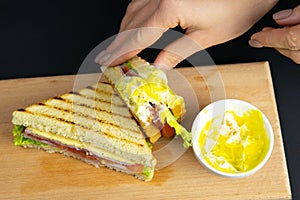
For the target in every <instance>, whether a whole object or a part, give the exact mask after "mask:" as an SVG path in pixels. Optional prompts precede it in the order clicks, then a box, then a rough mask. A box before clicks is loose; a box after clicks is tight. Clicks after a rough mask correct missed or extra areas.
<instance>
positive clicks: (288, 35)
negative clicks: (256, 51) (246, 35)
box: [249, 5, 300, 64]
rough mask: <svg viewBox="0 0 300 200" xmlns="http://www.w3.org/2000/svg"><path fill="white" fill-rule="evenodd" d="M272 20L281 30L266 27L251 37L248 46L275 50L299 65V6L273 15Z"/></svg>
mask: <svg viewBox="0 0 300 200" xmlns="http://www.w3.org/2000/svg"><path fill="white" fill-rule="evenodd" d="M273 18H274V20H275V21H276V22H277V23H278V24H279V25H281V26H282V28H271V27H266V28H264V29H263V30H262V31H261V32H258V33H255V34H254V35H252V37H251V40H250V41H249V44H250V45H251V46H253V47H256V48H261V47H271V48H275V49H276V50H277V51H278V52H280V53H281V54H282V55H284V56H287V57H288V58H290V59H291V60H293V61H294V62H295V63H297V64H300V5H299V6H297V7H296V8H294V9H288V10H283V11H280V12H278V13H275V14H274V15H273Z"/></svg>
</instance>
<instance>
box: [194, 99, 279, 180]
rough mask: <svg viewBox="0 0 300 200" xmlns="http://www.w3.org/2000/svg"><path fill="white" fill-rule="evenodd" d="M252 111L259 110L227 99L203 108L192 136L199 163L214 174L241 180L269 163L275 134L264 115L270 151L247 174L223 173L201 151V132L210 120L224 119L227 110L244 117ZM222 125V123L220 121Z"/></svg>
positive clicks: (195, 123)
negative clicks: (245, 113)
mask: <svg viewBox="0 0 300 200" xmlns="http://www.w3.org/2000/svg"><path fill="white" fill-rule="evenodd" d="M250 109H256V110H258V109H257V108H256V107H255V106H253V105H251V104H249V103H247V102H244V101H241V100H236V99H225V100H219V101H216V102H213V103H211V104H209V105H207V106H206V107H205V108H203V109H202V110H201V111H200V112H199V113H198V115H197V116H196V118H195V120H194V122H193V125H192V135H193V151H194V154H195V156H196V157H197V159H198V161H199V162H200V163H201V164H203V165H204V166H205V167H206V168H208V169H209V170H211V171H212V172H214V173H216V174H218V175H221V176H225V177H232V178H241V177H246V176H249V175H251V174H253V173H255V172H257V171H258V170H259V169H261V168H262V167H263V166H264V165H265V163H266V162H267V161H268V159H269V157H270V155H271V153H272V150H273V146H274V133H273V130H272V127H271V125H270V122H269V120H268V119H267V117H266V116H265V115H264V114H263V113H262V118H263V121H264V127H265V130H266V133H267V135H268V137H269V142H270V143H269V149H268V151H267V153H266V155H265V157H264V158H263V160H262V161H261V162H260V163H258V164H257V165H256V167H254V168H252V169H251V170H249V171H246V172H223V171H220V170H218V169H216V168H215V167H213V166H212V165H210V164H209V163H208V162H207V161H206V160H205V159H204V158H203V154H202V151H201V150H200V149H201V148H202V147H200V146H199V142H198V141H199V137H200V133H201V130H202V129H203V127H204V126H205V124H206V122H207V121H209V120H212V119H213V118H217V119H223V118H222V117H220V116H223V115H224V112H225V111H226V110H232V111H234V112H235V113H236V114H237V115H242V114H243V113H244V112H246V111H248V110H250ZM220 124H221V121H220Z"/></svg>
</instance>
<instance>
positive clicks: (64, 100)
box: [46, 97, 134, 120]
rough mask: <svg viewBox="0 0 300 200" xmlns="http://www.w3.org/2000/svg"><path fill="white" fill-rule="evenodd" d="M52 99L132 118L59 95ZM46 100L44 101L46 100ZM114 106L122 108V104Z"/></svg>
mask: <svg viewBox="0 0 300 200" xmlns="http://www.w3.org/2000/svg"><path fill="white" fill-rule="evenodd" d="M52 99H55V100H58V101H62V102H65V103H68V104H73V105H75V106H81V107H85V108H90V109H94V110H96V111H99V112H105V113H110V114H113V115H117V116H121V117H124V118H127V119H129V120H130V119H134V118H133V117H128V116H126V115H124V114H119V113H112V112H108V111H106V110H104V109H101V108H99V107H95V106H90V105H88V104H85V103H77V102H72V101H70V100H68V99H64V98H61V97H59V98H58V97H55V98H52ZM50 100H51V99H49V100H48V101H50ZM48 101H46V103H47V102H48ZM103 103H107V102H103ZM107 105H108V106H111V104H109V103H107ZM115 106H116V107H120V108H124V107H123V106H118V105H115Z"/></svg>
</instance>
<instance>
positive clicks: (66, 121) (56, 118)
mask: <svg viewBox="0 0 300 200" xmlns="http://www.w3.org/2000/svg"><path fill="white" fill-rule="evenodd" d="M18 111H19V112H25V113H28V114H31V115H36V116H37V115H38V116H42V117H45V118H50V119H54V120H56V121H60V122H64V123H67V124H71V125H74V126H78V127H81V128H82V129H85V130H87V131H89V130H90V128H89V127H86V126H84V125H83V124H78V123H75V122H73V121H70V120H66V119H64V118H60V117H53V116H50V115H47V114H43V113H35V112H31V111H29V110H27V109H19V110H18ZM105 124H107V123H105ZM107 125H111V126H114V127H117V128H118V126H116V125H112V124H107ZM93 131H95V132H96V133H100V134H103V135H105V136H106V137H109V138H112V139H113V138H116V137H115V136H114V135H111V134H110V133H107V132H104V131H99V130H93ZM130 131H132V130H130ZM118 139H119V140H122V141H126V142H127V143H131V144H134V145H138V146H141V147H143V146H144V145H143V144H139V143H136V142H134V141H131V140H127V139H125V138H118Z"/></svg>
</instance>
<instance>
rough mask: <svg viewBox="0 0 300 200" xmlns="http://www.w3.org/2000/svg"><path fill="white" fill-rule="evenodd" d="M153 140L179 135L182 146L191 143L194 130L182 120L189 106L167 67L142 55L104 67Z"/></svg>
mask: <svg viewBox="0 0 300 200" xmlns="http://www.w3.org/2000/svg"><path fill="white" fill-rule="evenodd" d="M101 70H102V72H103V74H104V76H105V77H106V78H107V79H108V81H109V82H110V83H111V84H112V85H113V86H114V88H115V90H116V91H117V92H118V94H119V95H120V96H121V98H122V99H123V100H124V102H125V103H126V105H127V106H128V108H129V109H130V111H131V112H132V114H133V116H134V117H135V118H136V120H137V121H138V122H139V124H140V125H141V126H142V128H143V130H144V132H145V133H146V135H147V136H148V137H149V138H150V141H151V142H153V143H154V142H156V140H157V139H158V138H159V137H160V136H161V135H162V136H165V137H168V138H169V137H172V136H174V135H175V134H176V135H180V136H181V137H182V139H183V141H184V143H183V146H184V147H189V146H191V139H192V136H191V133H190V132H188V131H187V130H186V129H185V128H184V127H183V126H181V125H180V124H179V122H180V121H181V119H182V118H183V116H184V114H185V112H186V109H185V104H184V99H183V98H182V97H181V96H179V95H176V94H175V93H174V92H173V91H172V90H171V88H170V87H169V86H168V81H167V77H166V74H165V72H164V71H162V70H159V69H157V68H155V67H154V66H153V65H150V64H149V63H148V62H146V61H145V60H143V59H141V58H140V57H134V58H132V59H130V60H129V61H127V62H126V63H124V64H122V65H119V66H115V67H105V66H103V67H102V68H101Z"/></svg>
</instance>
